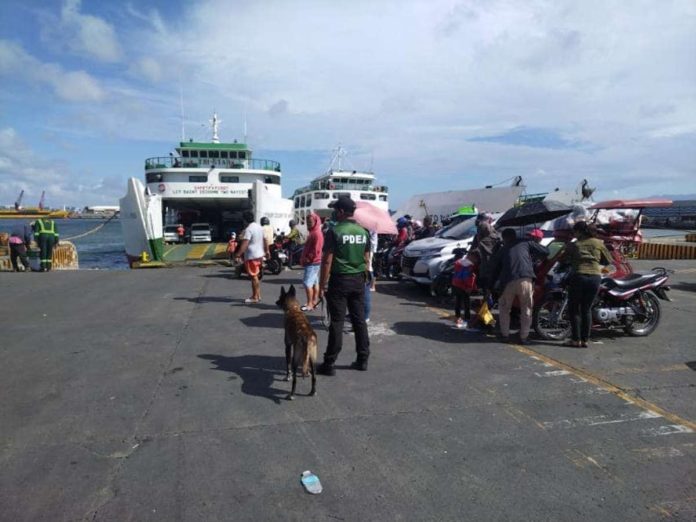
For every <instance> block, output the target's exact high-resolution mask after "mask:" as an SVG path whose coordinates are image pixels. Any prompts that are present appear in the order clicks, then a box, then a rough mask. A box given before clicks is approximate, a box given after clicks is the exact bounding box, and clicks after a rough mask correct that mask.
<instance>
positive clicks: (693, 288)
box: [668, 282, 696, 292]
mask: <svg viewBox="0 0 696 522" xmlns="http://www.w3.org/2000/svg"><path fill="white" fill-rule="evenodd" d="M668 284H669V287H670V288H674V289H675V290H681V291H682V292H696V283H685V282H679V283H668Z"/></svg>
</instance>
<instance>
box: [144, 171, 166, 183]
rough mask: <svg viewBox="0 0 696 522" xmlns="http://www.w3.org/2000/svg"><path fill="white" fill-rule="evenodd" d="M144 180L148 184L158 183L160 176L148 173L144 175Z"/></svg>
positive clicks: (155, 173) (156, 173)
mask: <svg viewBox="0 0 696 522" xmlns="http://www.w3.org/2000/svg"><path fill="white" fill-rule="evenodd" d="M145 179H146V180H147V182H148V183H158V182H160V181H162V174H160V173H159V172H148V173H147V174H146V175H145Z"/></svg>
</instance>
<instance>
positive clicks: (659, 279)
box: [533, 267, 670, 341]
mask: <svg viewBox="0 0 696 522" xmlns="http://www.w3.org/2000/svg"><path fill="white" fill-rule="evenodd" d="M668 277H669V276H668V274H667V270H665V269H664V268H661V267H657V268H653V270H652V271H651V272H649V273H647V274H638V273H632V274H630V275H628V276H626V277H621V278H615V277H605V278H603V279H602V282H601V284H600V287H599V293H598V294H597V297H596V298H595V300H594V303H592V326H593V328H605V329H610V330H614V329H623V330H624V332H626V333H627V334H628V335H632V336H635V337H643V336H647V335H650V334H651V333H653V332H654V331H655V329H656V328H657V326H658V324H659V323H660V315H661V306H660V300H664V301H669V300H670V299H669V297H668V296H667V291H668V290H669V287H668V286H667V285H666V284H665V283H666V282H667V279H668ZM567 279H568V271H565V270H559V271H557V272H556V273H554V274H553V275H552V276H551V282H550V287H549V288H547V290H546V292H545V295H544V297H543V299H542V300H541V303H540V304H539V305H538V306H537V307H536V309H535V313H534V319H533V321H534V330H535V331H536V333H537V334H538V335H539V337H541V338H542V339H547V340H552V341H562V340H564V339H566V338H568V337H569V336H570V315H569V306H568V290H567V286H566V282H567Z"/></svg>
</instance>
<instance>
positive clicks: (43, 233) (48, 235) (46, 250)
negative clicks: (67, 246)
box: [34, 219, 58, 272]
mask: <svg viewBox="0 0 696 522" xmlns="http://www.w3.org/2000/svg"><path fill="white" fill-rule="evenodd" d="M34 238H35V239H36V242H37V243H38V244H39V250H40V251H41V254H40V256H41V271H42V272H49V271H50V270H51V268H53V247H54V246H56V245H57V244H58V229H57V228H56V223H55V221H53V220H52V219H37V220H36V221H35V222H34Z"/></svg>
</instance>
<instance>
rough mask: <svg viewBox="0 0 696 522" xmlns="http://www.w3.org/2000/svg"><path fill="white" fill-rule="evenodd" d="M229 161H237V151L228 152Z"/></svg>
mask: <svg viewBox="0 0 696 522" xmlns="http://www.w3.org/2000/svg"><path fill="white" fill-rule="evenodd" d="M230 159H237V151H236V150H231V151H230Z"/></svg>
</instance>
